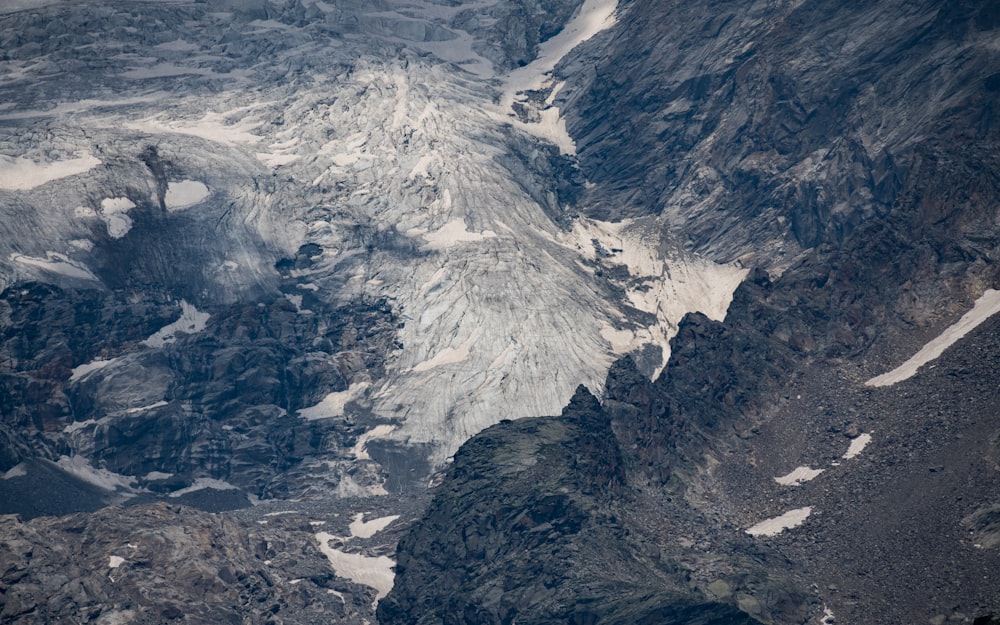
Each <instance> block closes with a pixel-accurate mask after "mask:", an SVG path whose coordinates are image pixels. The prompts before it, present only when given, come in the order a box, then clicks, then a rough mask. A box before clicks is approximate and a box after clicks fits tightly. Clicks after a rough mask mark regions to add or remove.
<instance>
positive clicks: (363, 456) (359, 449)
mask: <svg viewBox="0 0 1000 625" xmlns="http://www.w3.org/2000/svg"><path fill="white" fill-rule="evenodd" d="M395 430H396V426H395V425H376V426H375V427H374V428H372V429H370V430H368V431H367V432H365V433H364V434H362V435H361V436H359V437H358V440H357V442H355V443H354V447H353V448H351V453H352V454H354V457H355V459H357V460H371V459H372V457H371V456H369V455H368V452H367V451H366V450H365V445H367V444H368V441H370V440H372V439H375V438H385V437H386V436H388V435H390V434H392V433H393V432H394V431H395Z"/></svg>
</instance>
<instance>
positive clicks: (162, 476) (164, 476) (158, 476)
mask: <svg viewBox="0 0 1000 625" xmlns="http://www.w3.org/2000/svg"><path fill="white" fill-rule="evenodd" d="M173 476H174V474H173V473H164V472H163V471H150V472H149V473H147V474H146V475H144V476H143V477H142V479H144V480H146V481H147V482H155V481H157V480H168V479H170V478H172V477H173Z"/></svg>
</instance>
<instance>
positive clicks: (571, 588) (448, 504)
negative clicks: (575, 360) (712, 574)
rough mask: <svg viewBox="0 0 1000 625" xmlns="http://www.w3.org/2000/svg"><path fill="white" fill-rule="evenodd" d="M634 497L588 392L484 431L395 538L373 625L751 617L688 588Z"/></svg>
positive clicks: (735, 620) (605, 421)
mask: <svg viewBox="0 0 1000 625" xmlns="http://www.w3.org/2000/svg"><path fill="white" fill-rule="evenodd" d="M634 499H635V493H634V492H632V490H631V489H630V488H629V487H628V486H627V484H626V470H625V465H624V462H623V458H622V454H621V451H620V450H619V449H618V447H617V444H616V440H615V437H614V434H613V433H612V431H611V422H610V420H609V419H608V416H607V415H606V414H605V412H604V411H603V410H602V408H601V406H600V404H599V403H598V402H597V400H596V399H595V398H594V397H593V395H591V394H590V393H589V392H587V390H586V389H584V388H582V387H581V388H580V389H578V390H577V393H576V395H574V397H573V399H572V400H571V401H570V403H569V405H568V406H567V407H566V409H565V410H564V411H563V413H562V415H561V416H560V417H557V418H543V419H525V420H521V421H516V422H510V423H505V424H500V425H497V426H494V427H493V428H490V429H489V430H487V431H486V432H483V433H482V434H480V435H479V436H477V437H475V438H474V439H472V440H471V441H470V442H469V443H467V444H466V445H464V446H463V447H462V449H461V451H460V452H459V453H458V454H457V455H456V456H455V461H454V464H452V465H451V467H450V468H449V470H448V474H447V477H446V478H445V482H444V484H443V485H442V486H441V487H439V489H438V490H437V493H436V495H435V499H434V502H433V503H432V504H431V506H430V507H429V508H428V509H427V511H426V512H425V516H424V520H423V521H422V522H420V523H419V524H418V525H416V526H415V527H414V528H413V529H412V530H411V531H410V533H409V534H408V535H407V537H406V538H405V539H404V540H403V541H402V542H400V545H399V560H398V564H397V566H396V574H397V585H396V587H395V588H394V589H393V592H392V593H391V594H390V595H389V597H388V599H386V600H385V601H383V602H382V603H380V604H379V612H378V615H379V622H381V623H386V624H389V623H512V622H528V623H567V622H568V623H621V624H624V623H660V622H665V621H670V622H674V621H678V622H685V623H706V624H707V623H716V624H720V625H721V624H722V623H733V624H736V623H755V622H758V621H755V620H754V619H752V618H750V617H749V616H747V615H746V614H744V613H741V612H739V611H738V610H737V609H735V608H733V607H730V606H726V605H723V604H720V603H716V602H713V601H711V600H709V599H707V598H704V597H703V598H701V599H700V600H698V599H695V598H692V597H690V596H687V592H686V591H687V584H686V582H685V578H684V572H683V571H682V570H679V567H678V568H677V569H672V568H671V566H670V565H674V566H676V565H679V562H678V561H673V560H669V559H668V560H667V562H664V560H663V559H662V556H661V554H660V553H659V552H658V551H657V550H656V549H655V547H654V546H653V545H651V544H650V543H649V542H646V541H647V540H648V535H646V534H645V532H643V531H642V530H641V529H639V528H638V527H637V526H635V525H632V523H631V522H632V521H636V520H638V518H640V509H641V506H637V505H636V501H635V500H634ZM643 512H646V511H643Z"/></svg>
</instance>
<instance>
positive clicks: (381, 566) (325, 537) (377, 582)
mask: <svg viewBox="0 0 1000 625" xmlns="http://www.w3.org/2000/svg"><path fill="white" fill-rule="evenodd" d="M331 539H339V537H337V536H334V535H333V534H328V533H326V532H319V533H318V534H316V540H317V541H318V542H319V550H320V551H322V552H323V554H324V555H325V556H326V557H327V559H328V560H329V561H330V566H331V567H332V568H333V572H334V573H335V574H336V575H337V576H338V577H343V578H345V579H349V580H351V581H352V582H354V583H356V584H361V585H363V586H368V587H369V588H374V589H375V590H376V596H375V605H377V604H378V602H379V600H381V599H382V597H384V596H386V595H387V594H389V591H390V590H392V585H393V580H394V578H395V573H394V572H393V567H394V566H395V565H396V563H395V562H394V561H393V560H392V559H391V558H388V557H386V556H378V557H371V556H365V555H361V554H358V553H345V552H343V551H341V550H339V549H333V548H332V547H330V544H329V541H330V540H331Z"/></svg>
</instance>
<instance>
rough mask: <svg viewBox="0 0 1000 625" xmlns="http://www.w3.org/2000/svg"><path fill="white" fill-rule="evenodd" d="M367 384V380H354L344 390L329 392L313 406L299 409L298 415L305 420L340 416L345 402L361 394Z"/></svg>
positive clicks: (345, 404)
mask: <svg viewBox="0 0 1000 625" xmlns="http://www.w3.org/2000/svg"><path fill="white" fill-rule="evenodd" d="M369 386H371V384H369V383H368V382H355V383H353V384H351V386H350V387H349V388H348V389H347V390H346V391H337V392H336V393H329V394H328V395H327V396H326V397H324V398H323V400H322V401H321V402H319V403H318V404H316V405H315V406H309V407H308V408H303V409H301V410H299V416H300V417H302V418H303V419H306V420H307V421H314V420H316V419H332V418H335V417H342V416H344V407H345V406H347V402H350V401H354V400H356V399H358V398H359V397H361V396H363V395H364V392H365V390H366V389H367V388H368V387H369Z"/></svg>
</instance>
